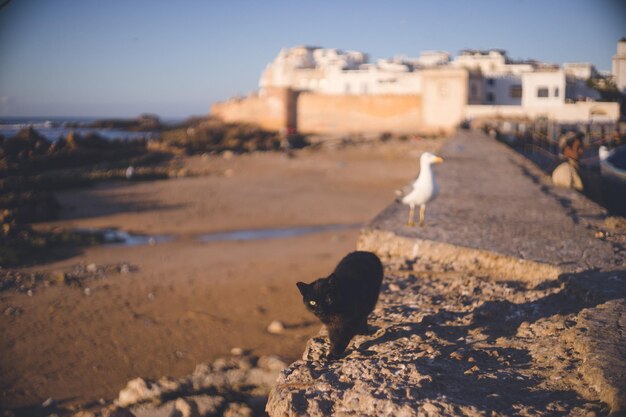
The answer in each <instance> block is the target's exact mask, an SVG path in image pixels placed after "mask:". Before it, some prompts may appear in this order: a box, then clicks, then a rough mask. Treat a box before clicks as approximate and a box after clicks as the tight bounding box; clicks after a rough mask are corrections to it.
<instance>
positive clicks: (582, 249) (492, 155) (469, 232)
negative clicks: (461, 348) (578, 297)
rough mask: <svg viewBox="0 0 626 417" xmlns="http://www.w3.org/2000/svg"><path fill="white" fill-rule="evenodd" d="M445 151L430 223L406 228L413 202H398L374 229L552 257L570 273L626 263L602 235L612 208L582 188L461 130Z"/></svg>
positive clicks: (544, 259)
mask: <svg viewBox="0 0 626 417" xmlns="http://www.w3.org/2000/svg"><path fill="white" fill-rule="evenodd" d="M441 156H443V157H444V159H445V161H446V162H445V163H443V164H441V165H437V166H435V173H436V178H437V181H438V183H439V186H440V195H439V197H438V198H437V200H435V201H434V202H432V203H430V204H428V206H427V208H426V226H425V227H423V228H420V227H409V226H407V225H406V222H407V217H408V212H409V208H408V206H405V205H403V204H401V203H399V202H396V203H394V204H392V205H390V206H389V207H387V208H386V209H385V210H384V211H383V212H382V213H381V214H380V215H379V216H378V217H377V218H376V219H374V221H373V222H372V223H371V224H370V227H371V228H373V229H379V230H385V231H391V232H393V233H395V234H397V235H399V236H404V237H415V238H420V239H424V240H430V241H435V242H443V243H449V244H453V245H459V246H464V247H469V248H473V249H481V250H487V251H492V252H496V253H500V254H504V255H509V256H514V257H517V258H521V259H525V260H529V261H536V262H543V263H548V264H551V265H554V266H558V267H559V268H560V269H561V270H563V271H583V270H588V269H593V268H599V269H603V270H614V269H623V267H624V261H625V259H624V258H625V256H624V250H623V248H622V247H620V246H619V245H617V244H615V243H611V242H609V241H604V240H603V239H601V238H598V237H596V234H597V233H598V232H599V231H601V230H602V227H603V221H604V219H605V218H606V213H605V210H604V209H602V208H601V207H600V206H598V205H596V204H594V203H593V202H591V201H589V200H588V199H587V198H585V197H584V196H583V195H581V194H579V193H577V192H576V191H572V190H565V189H559V188H555V187H553V186H552V185H551V183H550V180H549V178H547V177H546V176H545V175H544V174H543V173H542V172H541V171H540V170H539V169H538V168H536V167H535V166H534V165H533V164H532V163H530V162H529V161H527V160H526V159H525V158H523V157H522V156H521V155H519V154H517V153H516V152H515V151H513V150H512V149H510V148H508V147H507V146H506V145H504V144H501V143H499V142H497V141H495V140H494V139H492V138H490V137H487V136H485V135H483V134H481V133H478V132H469V131H460V132H459V133H458V134H457V135H455V136H454V137H452V138H450V139H449V140H448V141H447V142H446V144H445V145H444V147H443V149H442V151H441ZM416 211H417V210H416Z"/></svg>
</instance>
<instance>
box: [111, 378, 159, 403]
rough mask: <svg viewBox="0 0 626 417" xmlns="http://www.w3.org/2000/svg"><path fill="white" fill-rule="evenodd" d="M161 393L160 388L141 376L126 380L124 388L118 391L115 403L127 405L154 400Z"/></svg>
mask: <svg viewBox="0 0 626 417" xmlns="http://www.w3.org/2000/svg"><path fill="white" fill-rule="evenodd" d="M160 395H161V390H160V389H159V387H158V386H157V385H155V384H150V383H148V382H146V381H145V380H143V379H141V378H135V379H133V380H130V381H128V383H127V384H126V388H124V389H123V390H121V391H120V394H119V396H118V397H117V404H118V405H119V406H121V407H128V406H129V405H132V404H137V403H141V402H144V401H150V400H155V399H157V398H159V397H160Z"/></svg>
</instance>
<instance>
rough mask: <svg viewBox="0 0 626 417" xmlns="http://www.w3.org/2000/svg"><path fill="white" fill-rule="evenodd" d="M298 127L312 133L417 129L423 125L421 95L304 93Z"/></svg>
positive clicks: (413, 130)
mask: <svg viewBox="0 0 626 417" xmlns="http://www.w3.org/2000/svg"><path fill="white" fill-rule="evenodd" d="M297 108H298V130H300V131H302V132H305V133H309V132H314V133H343V132H363V131H368V132H384V131H389V132H395V133H403V132H416V131H419V130H420V128H421V127H422V123H421V121H422V98H421V97H420V96H417V95H329V94H316V93H301V94H300V95H299V97H298V106H297Z"/></svg>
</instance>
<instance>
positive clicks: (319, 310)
mask: <svg viewBox="0 0 626 417" xmlns="http://www.w3.org/2000/svg"><path fill="white" fill-rule="evenodd" d="M296 285H297V286H298V289H299V290H300V293H301V294H302V302H303V303H304V306H305V307H306V308H307V309H308V310H309V311H311V312H312V313H313V314H315V315H316V316H318V317H320V318H321V317H323V316H325V315H327V314H328V313H329V312H330V310H331V308H332V306H333V303H334V300H335V298H336V289H335V287H334V285H333V282H332V280H331V279H329V278H320V279H318V280H317V281H313V282H312V283H310V284H306V283H304V282H298V283H297V284H296Z"/></svg>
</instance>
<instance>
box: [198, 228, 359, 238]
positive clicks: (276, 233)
mask: <svg viewBox="0 0 626 417" xmlns="http://www.w3.org/2000/svg"><path fill="white" fill-rule="evenodd" d="M362 226H363V225H362V224H360V223H359V224H327V225H321V226H301V227H289V228H284V229H256V230H255V229H251V230H235V231H231V232H216V233H207V234H204V235H200V236H198V237H197V238H196V239H197V240H199V241H200V242H219V241H223V240H262V239H280V238H287V237H297V236H303V235H308V234H313V233H322V232H340V231H343V230H351V229H357V228H360V227H362Z"/></svg>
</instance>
